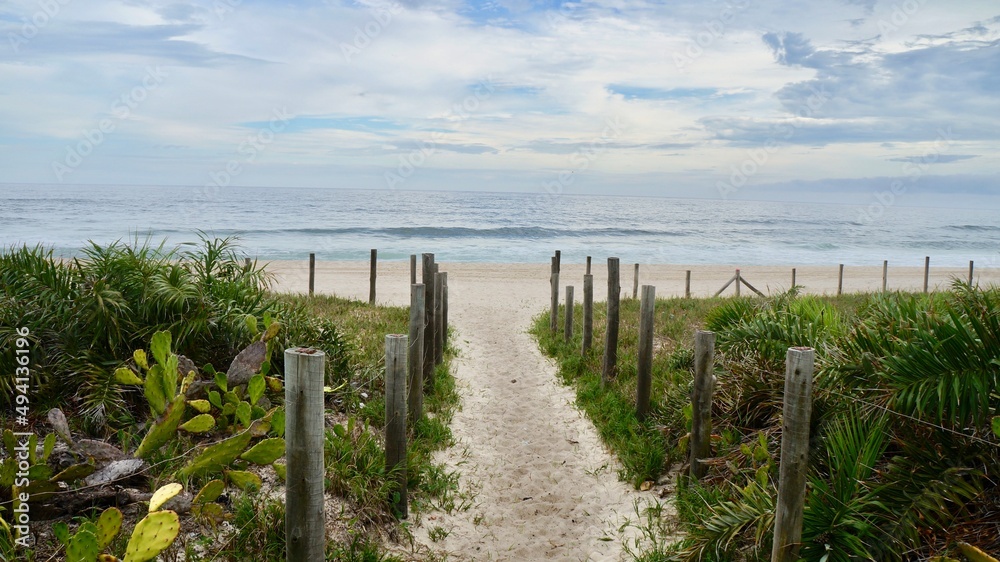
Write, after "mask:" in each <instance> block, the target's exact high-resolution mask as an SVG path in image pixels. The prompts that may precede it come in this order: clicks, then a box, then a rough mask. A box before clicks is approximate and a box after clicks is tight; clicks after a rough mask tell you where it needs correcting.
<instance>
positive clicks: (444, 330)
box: [441, 271, 448, 349]
mask: <svg viewBox="0 0 1000 562" xmlns="http://www.w3.org/2000/svg"><path fill="white" fill-rule="evenodd" d="M441 339H442V342H443V344H444V346H447V345H448V272H447V271H442V272H441ZM442 349H443V347H442Z"/></svg>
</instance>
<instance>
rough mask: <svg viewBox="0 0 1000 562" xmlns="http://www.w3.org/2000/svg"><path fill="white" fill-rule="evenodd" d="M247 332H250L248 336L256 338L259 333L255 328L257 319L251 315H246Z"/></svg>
mask: <svg viewBox="0 0 1000 562" xmlns="http://www.w3.org/2000/svg"><path fill="white" fill-rule="evenodd" d="M245 320H246V323H247V330H249V331H250V335H251V336H254V337H256V336H257V334H259V333H260V329H259V328H257V317H256V316H254V315H253V314H247V315H246V318H245Z"/></svg>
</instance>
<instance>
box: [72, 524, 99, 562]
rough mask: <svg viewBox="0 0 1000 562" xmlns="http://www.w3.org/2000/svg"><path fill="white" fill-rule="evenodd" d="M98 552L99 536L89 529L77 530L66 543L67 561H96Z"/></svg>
mask: <svg viewBox="0 0 1000 562" xmlns="http://www.w3.org/2000/svg"><path fill="white" fill-rule="evenodd" d="M98 554H100V549H99V548H98V547H97V536H96V535H95V534H94V533H93V531H90V530H89V529H82V530H79V531H77V532H76V534H75V535H73V537H72V538H71V539H69V544H67V545H66V562H96V561H97V555H98Z"/></svg>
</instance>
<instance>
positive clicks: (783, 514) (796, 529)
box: [771, 347, 815, 562]
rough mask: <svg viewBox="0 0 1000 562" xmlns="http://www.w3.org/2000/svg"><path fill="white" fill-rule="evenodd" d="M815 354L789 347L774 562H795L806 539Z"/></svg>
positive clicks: (772, 555) (772, 552) (803, 349)
mask: <svg viewBox="0 0 1000 562" xmlns="http://www.w3.org/2000/svg"><path fill="white" fill-rule="evenodd" d="M814 360H815V353H814V352H813V350H812V349H811V348H808V347H792V348H789V349H788V355H787V356H786V359H785V398H784V405H783V406H782V418H783V420H782V424H781V464H780V465H779V467H778V471H779V477H778V503H777V505H776V506H775V510H774V542H773V543H772V548H771V562H795V561H796V560H798V558H799V546H800V543H801V542H802V508H803V502H804V500H805V491H806V471H807V469H808V468H809V418H810V415H811V414H812V376H813V362H814Z"/></svg>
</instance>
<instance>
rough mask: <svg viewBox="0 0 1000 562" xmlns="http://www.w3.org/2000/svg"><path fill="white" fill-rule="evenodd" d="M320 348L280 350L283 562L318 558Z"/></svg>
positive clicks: (321, 551) (321, 537)
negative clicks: (282, 363) (282, 359)
mask: <svg viewBox="0 0 1000 562" xmlns="http://www.w3.org/2000/svg"><path fill="white" fill-rule="evenodd" d="M324 362H325V355H324V354H323V352H322V351H319V350H317V349H309V348H303V347H299V348H290V349H286V350H285V412H286V414H285V416H286V417H285V456H286V459H287V463H286V467H287V468H286V470H287V474H286V475H285V476H286V478H285V507H286V512H285V544H286V548H287V554H286V557H285V560H287V561H288V562H299V561H300V560H323V557H324V556H325V551H326V521H325V518H324V511H323V493H324V491H325V490H324V486H323V479H324V478H325V477H326V470H325V468H324V466H323V458H324V456H323V440H324V420H323V383H324V381H323V369H324V367H323V364H324Z"/></svg>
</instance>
